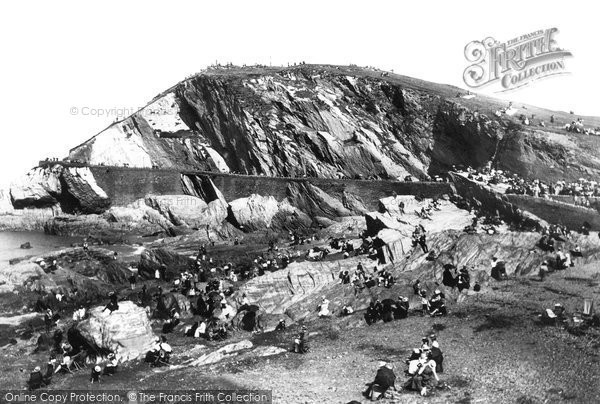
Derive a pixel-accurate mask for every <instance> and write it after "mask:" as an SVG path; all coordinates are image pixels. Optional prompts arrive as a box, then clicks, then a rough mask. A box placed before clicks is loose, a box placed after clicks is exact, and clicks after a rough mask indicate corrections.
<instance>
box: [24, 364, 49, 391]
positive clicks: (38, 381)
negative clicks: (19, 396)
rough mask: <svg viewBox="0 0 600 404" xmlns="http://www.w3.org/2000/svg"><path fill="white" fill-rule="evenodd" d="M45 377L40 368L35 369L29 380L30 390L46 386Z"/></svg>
mask: <svg viewBox="0 0 600 404" xmlns="http://www.w3.org/2000/svg"><path fill="white" fill-rule="evenodd" d="M45 385H46V384H45V383H44V377H43V376H42V372H41V369H40V367H39V366H36V367H35V368H34V369H33V372H31V373H30V374H29V380H28V381H27V387H28V388H29V390H36V389H39V388H40V387H43V386H45Z"/></svg>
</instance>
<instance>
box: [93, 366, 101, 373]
mask: <svg viewBox="0 0 600 404" xmlns="http://www.w3.org/2000/svg"><path fill="white" fill-rule="evenodd" d="M94 370H95V371H96V372H100V371H101V370H102V368H101V367H100V366H98V365H96V366H95V367H94Z"/></svg>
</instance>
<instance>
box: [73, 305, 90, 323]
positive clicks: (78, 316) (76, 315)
mask: <svg viewBox="0 0 600 404" xmlns="http://www.w3.org/2000/svg"><path fill="white" fill-rule="evenodd" d="M86 316H87V311H86V310H85V307H83V305H79V308H78V309H77V310H75V311H74V312H73V321H75V322H78V321H82V320H84V319H85V317H86Z"/></svg>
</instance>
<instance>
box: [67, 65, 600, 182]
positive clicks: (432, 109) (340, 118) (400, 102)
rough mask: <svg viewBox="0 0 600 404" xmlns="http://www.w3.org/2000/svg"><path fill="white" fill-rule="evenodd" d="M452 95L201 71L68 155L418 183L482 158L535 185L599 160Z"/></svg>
mask: <svg viewBox="0 0 600 404" xmlns="http://www.w3.org/2000/svg"><path fill="white" fill-rule="evenodd" d="M457 92H458V89H456V88H453V87H450V86H441V85H437V84H434V83H427V82H421V81H418V80H414V79H410V78H406V77H402V76H397V75H382V74H380V73H379V72H377V71H373V70H370V69H361V68H357V67H342V66H313V65H303V66H298V67H293V68H244V69H237V68H231V69H212V70H206V71H204V72H202V73H199V74H197V75H195V76H193V77H191V78H188V79H186V80H184V81H182V82H180V83H178V84H177V85H175V86H174V87H172V88H171V89H169V90H168V91H166V92H165V93H163V94H161V95H159V96H157V97H156V99H155V100H154V101H153V102H151V103H150V104H149V105H148V106H147V107H145V108H144V109H142V110H140V111H139V112H137V113H135V114H133V115H132V116H130V117H128V118H126V119H124V120H122V121H119V122H115V123H114V124H113V125H111V126H109V127H108V128H107V129H106V130H104V131H103V132H101V133H99V134H98V135H96V136H94V137H93V138H91V139H90V140H88V141H86V142H85V143H83V144H82V145H79V146H77V147H75V148H74V149H72V150H71V152H70V155H69V157H70V158H72V159H78V160H82V161H85V162H88V163H90V164H106V165H122V164H124V163H127V164H129V165H131V166H138V167H151V166H153V165H155V166H159V167H176V168H195V169H212V170H215V171H223V172H229V171H234V172H239V173H243V174H265V175H270V176H277V175H280V176H296V175H304V174H307V175H311V176H320V177H337V176H346V177H350V178H353V177H355V176H362V177H365V178H367V177H378V178H396V177H404V176H405V175H406V174H412V175H414V176H416V177H418V178H426V177H428V176H430V175H432V174H434V173H437V172H439V171H443V170H445V169H447V168H449V167H451V165H453V164H465V165H471V166H474V167H479V166H483V165H484V164H486V163H487V162H488V161H494V162H496V163H497V165H498V166H499V167H500V168H511V169H513V170H516V171H517V172H519V173H521V174H525V173H527V174H530V173H534V172H535V173H539V175H540V176H542V177H544V176H545V175H544V168H548V169H550V167H551V166H552V167H551V168H552V170H550V171H548V173H546V175H549V174H551V173H554V174H556V173H557V172H559V171H561V170H562V171H565V172H567V171H569V170H571V171H573V169H575V170H576V171H581V170H587V171H588V172H589V173H592V172H594V173H598V169H599V168H600V161H599V160H598V159H597V158H595V157H594V156H593V154H592V153H590V151H589V148H588V147H585V146H586V145H584V144H582V141H581V140H578V139H570V138H569V137H568V136H566V135H565V136H563V137H557V136H555V135H554V132H556V131H558V128H556V127H555V128H549V127H545V128H539V129H541V130H538V129H537V128H532V127H525V126H521V125H520V124H519V123H517V122H516V121H515V120H514V119H512V118H511V117H508V116H504V117H500V118H499V117H497V116H496V115H494V114H493V112H494V110H495V108H499V107H501V106H503V105H502V103H499V102H498V101H495V100H490V99H486V98H478V97H476V98H475V99H472V100H464V99H462V98H460V97H456V94H457ZM521 112H523V113H524V114H526V113H527V114H528V111H526V110H525V109H523V110H522V111H521ZM545 113H546V114H547V115H548V117H549V115H550V113H551V112H550V111H545ZM548 117H544V116H539V119H546V120H548ZM567 119H568V118H567ZM563 174H564V173H563ZM567 174H568V173H567ZM573 175H575V173H573Z"/></svg>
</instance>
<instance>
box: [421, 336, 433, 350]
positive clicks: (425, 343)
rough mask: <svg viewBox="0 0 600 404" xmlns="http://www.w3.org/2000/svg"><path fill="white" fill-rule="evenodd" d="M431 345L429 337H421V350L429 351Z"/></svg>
mask: <svg viewBox="0 0 600 404" xmlns="http://www.w3.org/2000/svg"><path fill="white" fill-rule="evenodd" d="M429 350H431V346H430V345H429V338H427V337H424V338H421V352H429Z"/></svg>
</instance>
